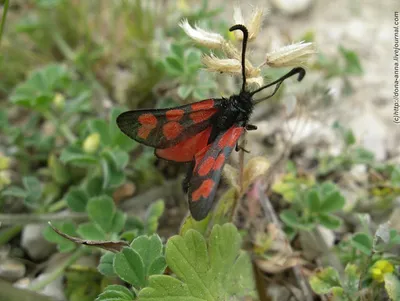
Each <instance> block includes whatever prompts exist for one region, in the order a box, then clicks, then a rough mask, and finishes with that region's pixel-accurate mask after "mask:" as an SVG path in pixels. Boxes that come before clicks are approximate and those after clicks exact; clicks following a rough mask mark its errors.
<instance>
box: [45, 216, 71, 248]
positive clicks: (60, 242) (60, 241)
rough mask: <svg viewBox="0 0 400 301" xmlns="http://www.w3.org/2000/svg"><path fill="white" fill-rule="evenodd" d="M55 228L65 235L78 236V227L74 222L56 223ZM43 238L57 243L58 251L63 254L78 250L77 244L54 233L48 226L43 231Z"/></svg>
mask: <svg viewBox="0 0 400 301" xmlns="http://www.w3.org/2000/svg"><path fill="white" fill-rule="evenodd" d="M54 227H56V228H57V229H59V230H60V231H61V232H63V233H65V234H68V235H70V236H76V232H75V228H76V227H75V225H74V224H73V223H72V222H63V223H54ZM43 237H44V238H45V239H47V240H48V241H50V242H52V243H56V244H57V249H58V250H59V251H60V252H62V253H63V252H70V251H72V250H74V249H75V248H76V245H75V243H73V242H72V241H70V240H68V239H66V238H64V237H62V236H60V235H59V234H57V233H56V232H54V230H53V229H52V228H51V227H50V226H47V227H46V228H45V229H44V230H43Z"/></svg>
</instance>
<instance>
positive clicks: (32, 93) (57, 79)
mask: <svg viewBox="0 0 400 301" xmlns="http://www.w3.org/2000/svg"><path fill="white" fill-rule="evenodd" d="M68 78H69V74H68V72H67V70H66V68H65V66H62V65H57V64H51V65H47V66H45V67H43V68H41V69H38V70H35V71H34V72H32V73H31V74H30V76H29V77H28V79H27V80H26V81H25V82H23V83H21V84H19V85H18V86H17V87H16V89H15V90H14V92H13V93H12V95H11V96H10V100H11V102H13V103H14V104H17V105H21V106H24V107H27V108H31V109H35V110H38V111H43V110H48V109H50V104H51V102H52V100H53V98H54V94H55V92H56V91H57V90H58V89H60V88H62V87H63V86H64V85H65V81H66V80H67V79H68Z"/></svg>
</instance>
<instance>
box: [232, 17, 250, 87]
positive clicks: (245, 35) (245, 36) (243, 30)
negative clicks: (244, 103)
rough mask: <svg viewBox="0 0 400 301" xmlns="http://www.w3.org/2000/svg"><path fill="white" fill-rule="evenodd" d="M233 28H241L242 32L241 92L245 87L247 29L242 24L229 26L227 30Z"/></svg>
mask: <svg viewBox="0 0 400 301" xmlns="http://www.w3.org/2000/svg"><path fill="white" fill-rule="evenodd" d="M234 30H241V31H242V32H243V44H242V78H243V83H242V90H241V91H242V92H243V91H244V90H245V88H246V68H245V61H246V47H247V40H248V39H249V31H248V30H247V28H246V26H244V25H242V24H237V25H233V26H232V27H231V28H229V31H234Z"/></svg>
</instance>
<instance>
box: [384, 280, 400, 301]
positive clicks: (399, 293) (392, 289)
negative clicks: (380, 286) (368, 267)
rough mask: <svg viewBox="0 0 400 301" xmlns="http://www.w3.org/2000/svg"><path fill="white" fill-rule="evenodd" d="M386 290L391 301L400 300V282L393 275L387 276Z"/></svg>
mask: <svg viewBox="0 0 400 301" xmlns="http://www.w3.org/2000/svg"><path fill="white" fill-rule="evenodd" d="M384 278H385V290H386V292H387V294H388V295H389V298H390V300H392V301H398V300H400V280H399V278H397V277H396V275H394V274H392V273H386V274H385V276H384Z"/></svg>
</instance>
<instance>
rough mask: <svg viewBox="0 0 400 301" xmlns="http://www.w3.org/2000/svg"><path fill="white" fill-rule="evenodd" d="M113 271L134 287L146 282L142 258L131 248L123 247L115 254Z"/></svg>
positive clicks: (143, 284) (142, 285)
mask: <svg viewBox="0 0 400 301" xmlns="http://www.w3.org/2000/svg"><path fill="white" fill-rule="evenodd" d="M114 271H115V273H116V274H117V275H118V276H119V277H120V278H121V279H122V280H124V281H126V282H128V283H129V284H131V285H133V286H134V287H135V288H141V287H144V286H145V284H146V279H145V267H144V264H143V260H142V258H141V257H140V255H139V254H138V253H137V252H136V251H135V250H133V249H132V248H128V247H125V248H123V249H122V251H121V252H120V253H117V254H115V258H114Z"/></svg>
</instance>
